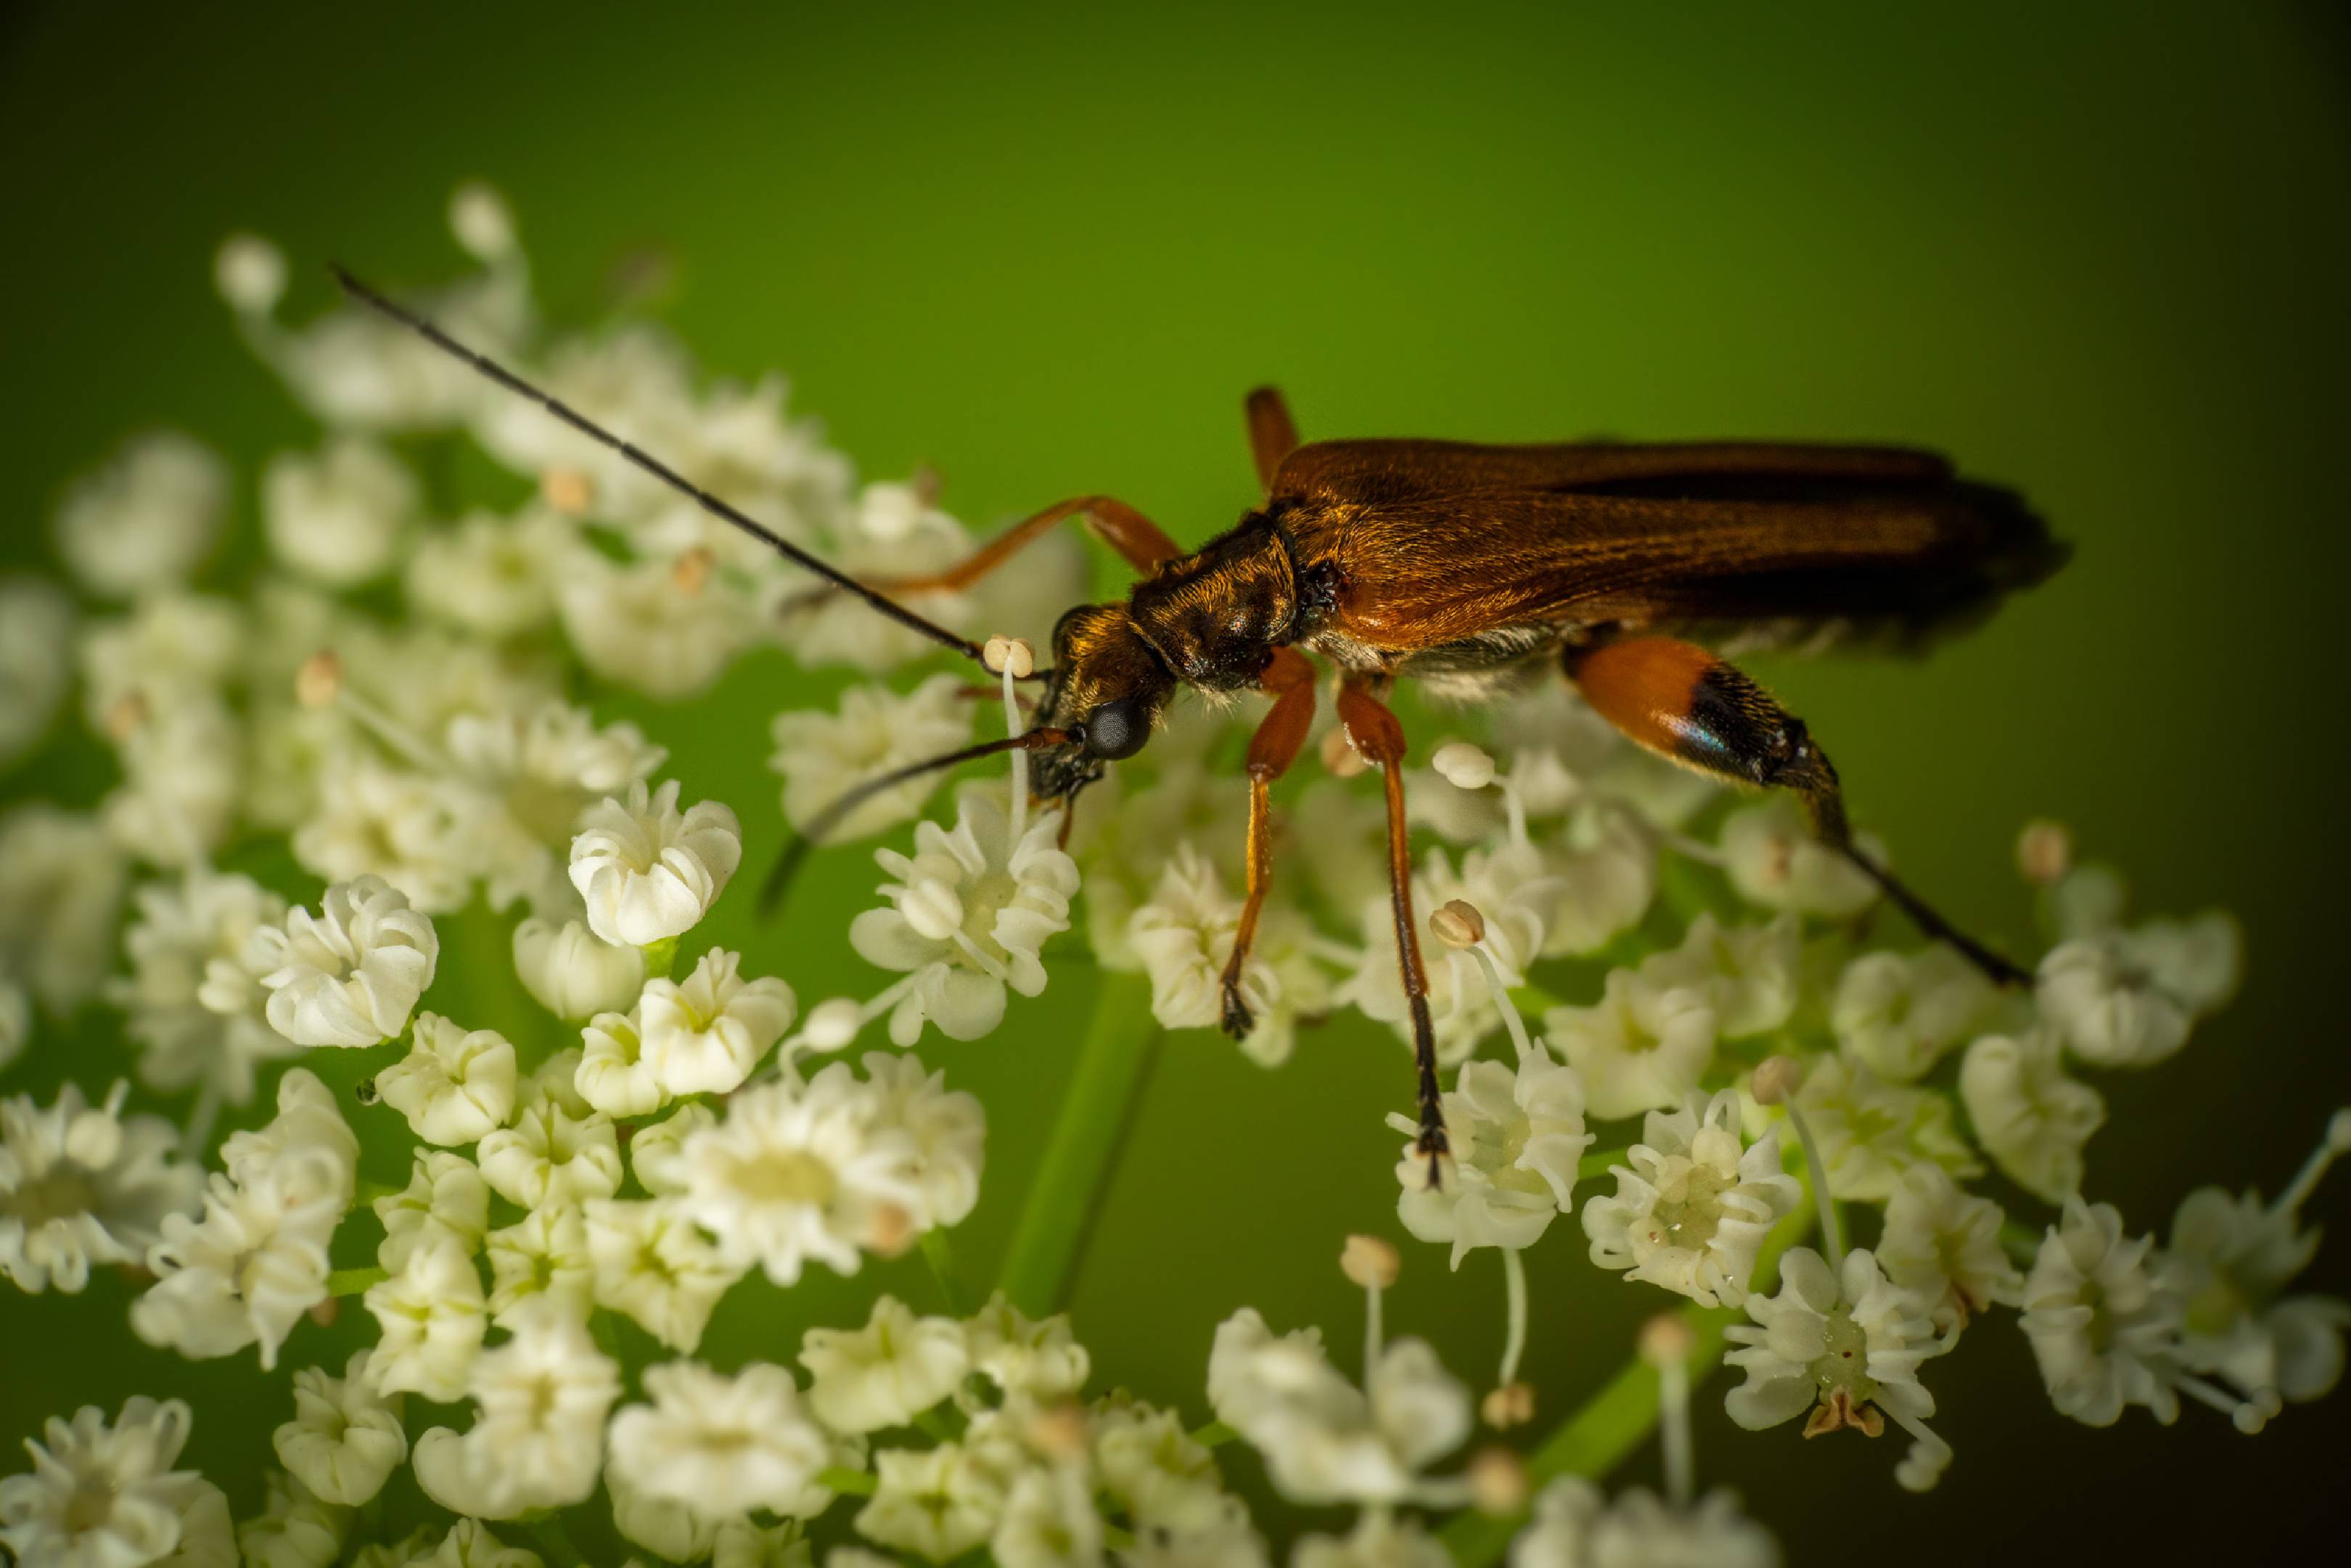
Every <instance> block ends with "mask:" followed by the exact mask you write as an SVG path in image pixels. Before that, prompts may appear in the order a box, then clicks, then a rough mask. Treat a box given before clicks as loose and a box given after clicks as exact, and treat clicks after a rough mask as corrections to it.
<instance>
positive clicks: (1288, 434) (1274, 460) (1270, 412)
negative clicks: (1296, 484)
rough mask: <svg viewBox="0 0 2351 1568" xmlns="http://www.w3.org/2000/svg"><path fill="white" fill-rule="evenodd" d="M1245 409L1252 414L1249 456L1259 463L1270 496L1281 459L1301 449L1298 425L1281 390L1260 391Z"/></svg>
mask: <svg viewBox="0 0 2351 1568" xmlns="http://www.w3.org/2000/svg"><path fill="white" fill-rule="evenodd" d="M1243 407H1244V409H1245V410H1246V411H1247V413H1248V415H1249V455H1250V456H1251V457H1253V458H1255V459H1256V460H1257V476H1258V482H1259V484H1261V485H1263V486H1265V491H1266V494H1267V495H1269V496H1270V495H1271V494H1273V476H1275V475H1276V474H1279V473H1280V472H1281V460H1282V459H1283V458H1285V457H1287V456H1289V455H1290V453H1292V452H1293V451H1295V450H1297V447H1298V426H1297V424H1296V423H1294V422H1292V421H1291V419H1290V404H1289V403H1288V402H1285V401H1283V399H1282V395H1281V389H1280V388H1279V387H1259V388H1258V389H1257V390H1256V391H1255V392H1250V393H1249V400H1248V402H1246V403H1244V404H1243Z"/></svg>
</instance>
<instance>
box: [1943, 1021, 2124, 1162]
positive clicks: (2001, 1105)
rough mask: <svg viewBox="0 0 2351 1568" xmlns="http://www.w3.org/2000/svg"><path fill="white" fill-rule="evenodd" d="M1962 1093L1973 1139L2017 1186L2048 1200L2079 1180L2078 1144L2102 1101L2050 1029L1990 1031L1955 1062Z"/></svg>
mask: <svg viewBox="0 0 2351 1568" xmlns="http://www.w3.org/2000/svg"><path fill="white" fill-rule="evenodd" d="M1959 1100H1960V1103H1962V1104H1964V1105H1965V1106H1966V1107H1967V1111H1968V1120H1969V1122H1970V1124H1973V1125H1974V1127H1975V1134H1976V1142H1978V1143H1979V1144H1981V1145H1983V1148H1984V1152H1985V1153H1986V1154H1988V1155H1991V1157H1992V1161H1993V1163H1994V1164H1996V1165H1998V1166H2000V1168H2001V1174H2003V1175H2005V1176H2007V1177H2008V1178H2009V1179H2010V1180H2011V1181H2013V1182H2015V1183H2016V1185H2017V1186H2021V1187H2022V1188H2024V1189H2025V1190H2026V1191H2027V1192H2030V1193H2032V1194H2033V1195H2034V1196H2036V1197H2043V1198H2046V1199H2047V1200H2048V1201H2049V1202H2051V1203H2057V1202H2060V1201H2062V1200H2063V1199H2064V1197H2066V1196H2067V1195H2068V1194H2070V1193H2074V1192H2077V1191H2079V1190H2080V1189H2081V1186H2082V1146H2083V1145H2085V1144H2086V1143H2088V1142H2089V1141H2090V1134H2093V1133H2095V1132H2096V1131H2097V1130H2098V1128H2099V1127H2100V1125H2102V1124H2104V1123H2105V1119H2106V1103H2105V1098H2104V1097H2103V1096H2101V1095H2100V1094H2099V1093H2098V1092H2097V1091H2096V1090H2095V1089H2093V1088H2091V1087H2090V1086H2089V1085H2088V1084H2086V1083H2082V1082H2076V1081H2075V1080H2074V1079H2071V1078H2068V1077H2066V1076H2065V1069H2064V1059H2063V1058H2062V1056H2061V1055H2060V1054H2059V1051H2058V1049H2057V1041H2056V1040H2055V1038H2054V1037H2053V1036H2051V1035H2050V1034H2048V1033H2046V1032H2045V1031H2043V1030H2026V1031H2025V1032H2024V1033H2022V1034H2019V1035H2014V1036H2009V1035H1988V1036H1986V1037H1985V1038H1983V1039H1982V1040H1978V1041H1976V1042H1975V1043H1974V1044H1973V1045H1971V1046H1970V1047H1968V1054H1967V1057H1966V1060H1964V1061H1961V1062H1960V1063H1959Z"/></svg>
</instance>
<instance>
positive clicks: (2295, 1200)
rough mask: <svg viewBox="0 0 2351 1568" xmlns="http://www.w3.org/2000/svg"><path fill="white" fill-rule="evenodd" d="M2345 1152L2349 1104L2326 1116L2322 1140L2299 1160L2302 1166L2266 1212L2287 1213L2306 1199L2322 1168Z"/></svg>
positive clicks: (2350, 1138) (2350, 1148) (2350, 1136)
mask: <svg viewBox="0 0 2351 1568" xmlns="http://www.w3.org/2000/svg"><path fill="white" fill-rule="evenodd" d="M2346 1154H2351V1106H2346V1107H2345V1108H2343V1109H2342V1110H2340V1111H2337V1112H2335V1114H2334V1115H2332V1116H2329V1117H2328V1118H2327V1119H2326V1138H2325V1142H2323V1143H2321V1144H2320V1145H2318V1147H2316V1148H2315V1149H2313V1150H2312V1151H2311V1152H2310V1158H2308V1159H2306V1160H2304V1161H2303V1162H2302V1169H2301V1170H2300V1171H2299V1172H2297V1173H2296V1174H2295V1176H2294V1180H2293V1181H2291V1182H2289V1183H2287V1184H2286V1189H2285V1191H2283V1192H2282V1193H2280V1194H2279V1195H2278V1200H2277V1201H2276V1202H2275V1203H2273V1204H2272V1205H2270V1212H2271V1213H2272V1214H2275V1215H2289V1214H2292V1213H2294V1211H2295V1210H2297V1209H2299V1208H2300V1207H2302V1206H2303V1205H2304V1204H2305V1203H2307V1202H2309V1201H2310V1195H2311V1194H2312V1193H2313V1192H2315V1191H2316V1190H2317V1189H2318V1181H2319V1178H2320V1177H2321V1176H2325V1174H2326V1167H2327V1166H2331V1165H2333V1164H2334V1163H2335V1161H2336V1160H2339V1159H2341V1158H2342V1157H2343V1156H2344V1155H2346Z"/></svg>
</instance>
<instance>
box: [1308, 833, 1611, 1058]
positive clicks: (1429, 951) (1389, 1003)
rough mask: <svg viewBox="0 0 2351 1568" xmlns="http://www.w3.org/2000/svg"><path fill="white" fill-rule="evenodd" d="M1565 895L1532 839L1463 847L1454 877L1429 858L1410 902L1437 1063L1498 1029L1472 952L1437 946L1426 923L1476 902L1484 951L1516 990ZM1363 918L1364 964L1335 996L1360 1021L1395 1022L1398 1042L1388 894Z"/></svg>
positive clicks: (1439, 858) (1403, 1032)
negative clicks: (1455, 905)
mask: <svg viewBox="0 0 2351 1568" xmlns="http://www.w3.org/2000/svg"><path fill="white" fill-rule="evenodd" d="M1563 891H1564V889H1563V884H1562V883H1561V882H1560V880H1559V878H1557V877H1556V876H1554V875H1552V872H1551V868H1550V866H1549V864H1548V862H1546V861H1545V860H1544V858H1543V855H1542V852H1541V851H1540V850H1538V849H1536V848H1535V846H1534V845H1533V844H1531V843H1526V842H1509V843H1505V844H1504V845H1503V846H1502V847H1501V848H1500V849H1498V850H1495V851H1492V852H1488V851H1485V850H1470V851H1468V852H1466V853H1465V854H1464V855H1463V856H1462V857H1461V870H1460V871H1459V873H1456V872H1455V871H1454V869H1453V865H1452V862H1450V861H1449V860H1447V858H1446V856H1445V855H1444V854H1443V852H1439V851H1434V850H1432V851H1431V852H1429V854H1428V856H1427V858H1426V860H1425V861H1423V862H1422V864H1421V869H1420V872H1419V873H1418V874H1417V875H1416V876H1415V877H1414V878H1413V892H1412V896H1413V909H1414V912H1415V915H1416V919H1417V920H1418V921H1419V935H1420V950H1421V956H1422V958H1423V961H1424V964H1425V966H1426V969H1427V974H1428V1007H1429V1012H1430V1015H1431V1018H1432V1019H1433V1021H1434V1022H1435V1024H1436V1028H1437V1060H1438V1061H1460V1060H1461V1059H1462V1058H1464V1057H1466V1056H1468V1055H1469V1053H1470V1052H1471V1051H1475V1050H1476V1049H1477V1046H1478V1042H1479V1040H1483V1039H1485V1038H1486V1036H1487V1035H1489V1034H1490V1033H1492V1032H1493V1031H1494V1030H1498V1029H1499V1028H1501V1027H1502V1017H1501V1014H1500V1013H1499V1011H1498V1010H1497V1009H1496V1008H1495V1005H1494V998H1493V993H1492V991H1491V989H1490V988H1489V987H1488V985H1487V984H1486V979H1485V977H1484V976H1482V975H1480V974H1479V972H1478V958H1477V956H1476V955H1475V954H1472V953H1468V952H1464V951H1460V950H1458V949H1448V948H1447V946H1445V945H1444V944H1442V943H1440V942H1439V941H1438V940H1437V938H1436V936H1434V935H1433V933H1432V931H1431V929H1430V926H1429V921H1430V920H1431V918H1433V917H1434V916H1435V915H1436V914H1437V911H1438V910H1439V909H1442V908H1443V907H1444V906H1445V905H1446V904H1448V903H1451V902H1453V901H1455V900H1457V899H1458V900H1461V901H1463V902H1466V903H1468V904H1473V905H1475V906H1476V907H1477V909H1478V912H1479V914H1480V915H1484V916H1485V920H1486V936H1485V942H1484V944H1483V946H1484V948H1485V951H1486V953H1487V954H1488V955H1489V956H1490V957H1492V959H1493V960H1494V962H1495V964H1496V965H1498V966H1499V967H1500V969H1501V972H1502V977H1503V984H1505V985H1517V984H1519V983H1520V977H1522V976H1523V975H1524V973H1525V971H1526V968H1527V966H1529V965H1530V964H1531V963H1533V962H1534V960H1535V958H1536V956H1538V955H1539V954H1541V951H1542V947H1543V941H1544V937H1545V934H1546V930H1547V922H1548V920H1549V918H1550V915H1551V914H1552V910H1554V909H1555V908H1557V907H1558V904H1559V902H1560V897H1561V894H1562V892H1563ZM1362 920H1363V932H1364V956H1363V960H1362V962H1361V963H1360V964H1359V965H1358V966H1357V967H1356V970H1355V972H1354V973H1353V975H1351V976H1349V977H1347V978H1346V979H1345V980H1344V981H1343V982H1342V983H1341V984H1340V987H1339V988H1338V991H1337V999H1338V1000H1340V1001H1343V1002H1352V1003H1353V1004H1354V1005H1355V1006H1356V1007H1358V1008H1361V1009H1363V1010H1364V1015H1365V1016H1366V1017H1369V1018H1374V1019H1379V1020H1380V1021H1381V1022H1383V1023H1385V1024H1389V1025H1391V1026H1393V1027H1394V1028H1395V1031H1396V1033H1397V1036H1398V1038H1400V1039H1402V1040H1411V1039H1412V1030H1413V1023H1412V1009H1411V1007H1410V1005H1409V1004H1408V1003H1407V1001H1406V1000H1405V992H1404V977H1403V971H1402V970H1401V969H1400V968H1399V967H1397V962H1396V936H1395V915H1394V913H1393V911H1392V909H1391V907H1390V904H1389V900H1388V895H1387V894H1384V893H1382V894H1378V895H1376V896H1375V897H1373V898H1369V899H1366V900H1365V901H1364V904H1363V915H1362Z"/></svg>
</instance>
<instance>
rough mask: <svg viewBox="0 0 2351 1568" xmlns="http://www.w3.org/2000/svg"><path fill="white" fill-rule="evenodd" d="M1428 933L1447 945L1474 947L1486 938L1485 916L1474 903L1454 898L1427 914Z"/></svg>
mask: <svg viewBox="0 0 2351 1568" xmlns="http://www.w3.org/2000/svg"><path fill="white" fill-rule="evenodd" d="M1428 934H1429V935H1430V936H1434V937H1436V938H1437V940H1438V941H1439V942H1442V943H1444V944H1445V945H1446V946H1447V947H1475V946H1478V944H1479V943H1480V942H1483V941H1484V940H1485V939H1486V917H1485V916H1484V915H1481V914H1479V912H1478V906H1477V905H1476V904H1471V903H1470V902H1468V900H1467V899H1460V898H1456V899H1453V900H1450V901H1449V902H1447V904H1444V905H1443V906H1442V907H1440V908H1438V909H1437V910H1436V911H1435V912H1434V913H1432V914H1431V915H1429V917H1428Z"/></svg>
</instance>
